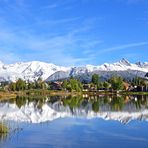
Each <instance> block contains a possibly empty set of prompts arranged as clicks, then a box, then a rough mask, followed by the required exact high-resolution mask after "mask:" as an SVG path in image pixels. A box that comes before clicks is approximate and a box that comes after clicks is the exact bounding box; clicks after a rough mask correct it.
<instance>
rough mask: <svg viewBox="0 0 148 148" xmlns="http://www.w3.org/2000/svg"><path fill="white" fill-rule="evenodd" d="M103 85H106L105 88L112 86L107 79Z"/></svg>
mask: <svg viewBox="0 0 148 148" xmlns="http://www.w3.org/2000/svg"><path fill="white" fill-rule="evenodd" d="M103 86H104V88H105V89H109V88H110V86H111V84H110V83H109V82H107V81H105V82H104V83H103Z"/></svg>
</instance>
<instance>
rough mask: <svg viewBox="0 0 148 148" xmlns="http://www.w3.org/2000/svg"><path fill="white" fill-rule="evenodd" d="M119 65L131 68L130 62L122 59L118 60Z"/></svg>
mask: <svg viewBox="0 0 148 148" xmlns="http://www.w3.org/2000/svg"><path fill="white" fill-rule="evenodd" d="M119 63H120V64H123V65H125V66H131V64H130V62H129V61H128V60H126V59H125V58H122V60H120V61H119Z"/></svg>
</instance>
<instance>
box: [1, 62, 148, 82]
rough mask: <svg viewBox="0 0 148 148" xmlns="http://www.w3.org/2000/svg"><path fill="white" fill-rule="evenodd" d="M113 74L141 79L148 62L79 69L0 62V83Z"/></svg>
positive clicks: (87, 66)
mask: <svg viewBox="0 0 148 148" xmlns="http://www.w3.org/2000/svg"><path fill="white" fill-rule="evenodd" d="M113 72H116V73H124V72H126V73H127V72H128V73H129V72H130V74H129V75H133V76H135V75H136V74H137V75H138V76H142V77H143V76H144V75H145V74H146V73H147V72H148V62H144V63H141V62H137V63H135V64H132V63H130V62H129V61H127V60H126V59H122V60H120V61H119V62H116V63H113V64H108V63H104V64H103V65H99V66H93V65H86V66H81V67H62V66H56V65H54V64H50V63H44V62H39V61H32V62H20V63H14V64H4V63H2V62H0V81H16V80H17V79H19V78H21V79H23V80H30V81H34V80H36V79H38V78H39V77H41V78H42V79H43V80H46V79H47V80H58V79H63V78H67V77H70V76H80V75H83V74H88V75H90V73H98V74H100V73H101V74H103V75H104V73H107V74H108V73H113ZM125 75H127V74H125Z"/></svg>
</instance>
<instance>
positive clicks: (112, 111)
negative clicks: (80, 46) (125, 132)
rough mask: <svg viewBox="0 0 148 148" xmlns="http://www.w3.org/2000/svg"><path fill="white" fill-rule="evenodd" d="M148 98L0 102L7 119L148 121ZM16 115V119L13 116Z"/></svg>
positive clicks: (100, 97) (3, 115)
mask: <svg viewBox="0 0 148 148" xmlns="http://www.w3.org/2000/svg"><path fill="white" fill-rule="evenodd" d="M147 107H148V96H146V95H145V96H142V95H139V96H137V95H135V96H134V95H133V96H90V97H88V96H87V97H85V96H68V97H66V96H49V97H29V96H28V97H22V96H21V97H17V98H16V99H11V100H9V101H3V102H1V103H0V117H1V119H4V120H13V119H14V120H19V121H29V122H37V123H38V122H44V121H50V120H53V119H56V118H60V117H85V118H97V117H100V118H103V119H106V120H108V119H111V120H118V121H120V122H123V123H127V122H128V121H130V120H135V119H136V120H147V119H148V110H147ZM13 116H14V117H13Z"/></svg>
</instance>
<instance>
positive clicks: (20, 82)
mask: <svg viewBox="0 0 148 148" xmlns="http://www.w3.org/2000/svg"><path fill="white" fill-rule="evenodd" d="M25 89H26V82H25V81H23V80H22V79H18V80H17V82H16V90H17V91H20V90H25Z"/></svg>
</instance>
